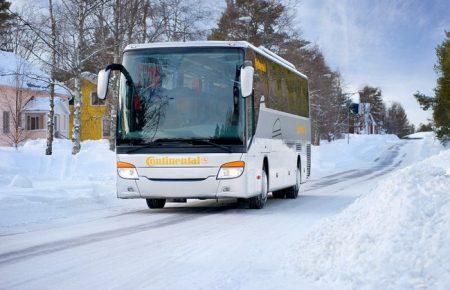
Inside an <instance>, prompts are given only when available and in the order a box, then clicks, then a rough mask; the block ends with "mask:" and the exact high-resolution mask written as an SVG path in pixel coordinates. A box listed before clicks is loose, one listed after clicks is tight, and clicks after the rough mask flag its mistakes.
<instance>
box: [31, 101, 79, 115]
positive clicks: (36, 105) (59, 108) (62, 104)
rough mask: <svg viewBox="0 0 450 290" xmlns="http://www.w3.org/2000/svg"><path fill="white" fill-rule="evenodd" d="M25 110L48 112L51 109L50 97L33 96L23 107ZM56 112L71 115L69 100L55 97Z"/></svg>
mask: <svg viewBox="0 0 450 290" xmlns="http://www.w3.org/2000/svg"><path fill="white" fill-rule="evenodd" d="M23 111H27V112H48V111H50V99H49V98H42V97H37V98H32V99H31V100H29V101H28V102H27V103H26V104H25V106H24V107H23ZM55 113H57V114H61V115H69V114H70V111H69V104H68V102H67V101H65V100H63V99H61V98H59V97H55Z"/></svg>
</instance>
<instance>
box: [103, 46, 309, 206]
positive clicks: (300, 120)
mask: <svg viewBox="0 0 450 290" xmlns="http://www.w3.org/2000/svg"><path fill="white" fill-rule="evenodd" d="M112 70H119V71H121V73H122V74H121V82H120V95H119V109H118V117H117V119H118V121H117V139H116V142H117V147H116V148H117V149H116V150H117V173H118V177H117V196H118V197H119V198H144V199H146V200H147V205H148V206H149V207H150V208H162V207H164V205H165V204H166V201H167V202H184V201H186V200H187V199H216V200H218V199H222V198H237V199H245V200H247V201H248V205H249V207H250V208H255V209H260V208H263V207H264V205H265V204H266V201H267V196H268V194H269V192H272V195H273V197H274V198H290V199H294V198H296V197H297V196H298V192H299V190H300V185H301V184H302V183H304V182H305V181H306V180H307V179H308V177H309V175H310V164H311V147H310V146H311V121H310V117H309V95H308V80H307V77H306V76H305V75H303V74H302V73H300V72H299V71H297V70H296V68H295V67H294V65H292V64H291V63H289V62H287V61H286V60H284V59H283V58H281V57H279V56H277V55H276V54H274V53H273V52H271V51H269V50H268V49H266V48H264V47H259V48H257V47H255V46H253V45H251V44H250V43H248V42H243V41H202V42H167V43H151V44H132V45H128V46H127V47H126V48H125V51H124V54H123V63H122V64H111V65H108V66H107V67H106V68H105V69H104V70H102V71H100V73H99V77H98V96H99V97H101V98H104V97H105V96H106V94H107V88H108V79H109V75H110V72H111V71H112Z"/></svg>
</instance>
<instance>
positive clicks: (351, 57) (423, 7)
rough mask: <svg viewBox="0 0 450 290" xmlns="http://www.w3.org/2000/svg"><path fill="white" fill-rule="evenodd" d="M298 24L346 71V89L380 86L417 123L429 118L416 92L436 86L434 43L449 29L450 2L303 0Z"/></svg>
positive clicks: (344, 72) (349, 90)
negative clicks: (418, 103)
mask: <svg viewBox="0 0 450 290" xmlns="http://www.w3.org/2000/svg"><path fill="white" fill-rule="evenodd" d="M298 23H299V27H300V28H301V30H302V32H303V36H304V38H306V39H307V40H309V41H312V42H313V43H316V44H318V45H319V46H320V48H321V49H322V51H323V53H324V55H325V57H326V59H327V60H328V62H329V64H330V65H331V66H332V68H334V69H338V70H339V71H340V72H341V73H342V77H343V80H344V84H345V85H346V91H348V92H356V91H357V90H358V89H360V88H361V87H362V86H363V85H365V84H370V85H373V86H378V87H380V88H381V89H382V91H383V95H384V97H385V100H386V101H387V102H389V101H399V102H400V103H402V105H403V106H404V107H405V109H406V112H407V114H408V117H409V119H410V120H411V121H412V122H413V123H415V124H416V125H418V124H419V123H420V122H425V121H426V119H427V118H429V117H430V113H427V112H424V111H422V110H421V109H420V108H419V106H418V105H417V102H416V101H415V99H414V97H413V96H412V95H413V93H414V92H415V91H417V90H420V91H422V92H424V93H429V94H431V93H432V90H433V88H434V86H435V83H436V74H435V72H434V70H433V65H434V64H435V63H436V55H435V47H436V45H437V44H439V43H441V42H442V40H443V39H444V30H445V29H447V30H450V1H449V0H430V1H426V0H416V1H414V0H411V1H400V0H398V1H394V0H377V1H371V0H302V1H301V2H300V3H299V5H298ZM300 69H301V68H300ZM356 100H357V98H356ZM388 105H389V103H388Z"/></svg>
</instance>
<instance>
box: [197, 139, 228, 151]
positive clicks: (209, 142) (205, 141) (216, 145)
mask: <svg viewBox="0 0 450 290" xmlns="http://www.w3.org/2000/svg"><path fill="white" fill-rule="evenodd" d="M191 140H192V141H194V142H202V143H204V144H208V145H212V146H215V147H217V148H222V149H223V150H225V151H227V152H228V153H231V152H232V151H231V149H230V147H228V146H224V145H220V144H217V143H215V142H213V141H211V140H210V139H191Z"/></svg>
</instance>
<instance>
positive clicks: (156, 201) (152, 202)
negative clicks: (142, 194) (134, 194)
mask: <svg viewBox="0 0 450 290" xmlns="http://www.w3.org/2000/svg"><path fill="white" fill-rule="evenodd" d="M146 201H147V205H148V207H149V208H163V207H164V206H165V205H166V199H165V198H147V199H146Z"/></svg>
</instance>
